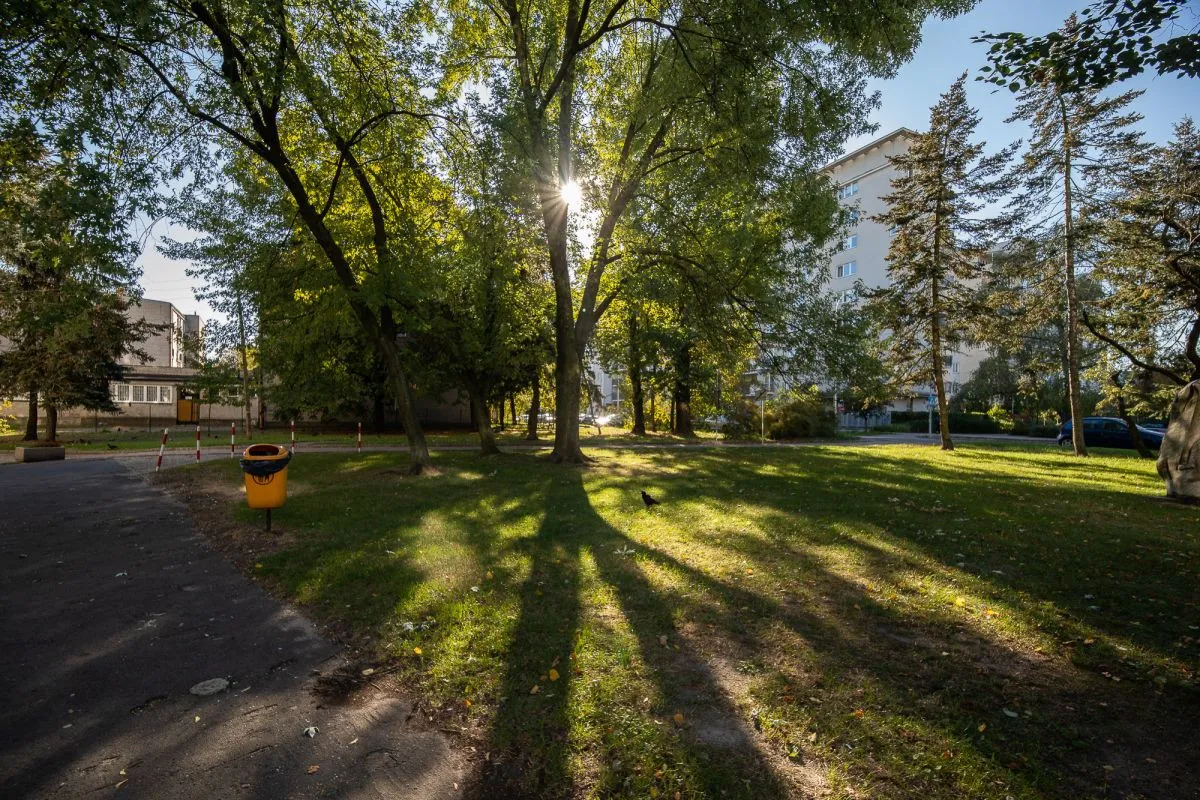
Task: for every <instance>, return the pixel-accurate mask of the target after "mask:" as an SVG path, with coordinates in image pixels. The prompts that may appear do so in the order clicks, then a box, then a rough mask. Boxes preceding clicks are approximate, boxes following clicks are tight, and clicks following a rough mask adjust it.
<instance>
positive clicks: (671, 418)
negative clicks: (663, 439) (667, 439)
mask: <svg viewBox="0 0 1200 800" xmlns="http://www.w3.org/2000/svg"><path fill="white" fill-rule="evenodd" d="M667 430H669V431H670V432H671V433H674V432H675V393H674V392H672V393H671V407H670V409H669V410H668V411H667Z"/></svg>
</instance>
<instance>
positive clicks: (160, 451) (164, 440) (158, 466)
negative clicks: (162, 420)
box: [154, 428, 167, 472]
mask: <svg viewBox="0 0 1200 800" xmlns="http://www.w3.org/2000/svg"><path fill="white" fill-rule="evenodd" d="M166 449H167V429H166V428H163V437H162V444H160V445H159V446H158V463H157V464H155V465H154V471H155V472H158V471H159V470H160V469H162V457H163V451H164V450H166Z"/></svg>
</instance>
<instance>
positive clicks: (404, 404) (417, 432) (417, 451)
mask: <svg viewBox="0 0 1200 800" xmlns="http://www.w3.org/2000/svg"><path fill="white" fill-rule="evenodd" d="M384 316H385V319H384V324H383V328H384V331H383V335H381V337H380V341H379V346H380V349H381V350H382V351H383V354H384V363H385V364H387V366H388V376H389V377H390V379H391V381H392V389H393V394H394V395H395V397H396V405H397V407H398V408H399V410H400V421H401V423H402V424H403V425H404V434H405V436H406V437H407V438H408V457H409V465H408V472H409V474H410V475H420V474H421V472H422V470H424V469H425V468H426V467H428V466H430V460H429V447H428V445H426V443H425V431H423V430H422V429H421V421H420V420H419V419H418V418H417V412H416V409H415V408H414V403H413V394H412V387H411V386H409V384H408V375H407V373H406V371H405V370H404V366H403V365H402V363H401V360H400V346H399V345H398V344H396V337H395V330H394V328H393V326H392V325H391V324H390V313H388V309H386V308H385V309H384Z"/></svg>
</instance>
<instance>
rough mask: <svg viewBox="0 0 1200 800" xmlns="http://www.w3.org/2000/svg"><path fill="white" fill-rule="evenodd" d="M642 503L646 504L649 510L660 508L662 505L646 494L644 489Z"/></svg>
mask: <svg viewBox="0 0 1200 800" xmlns="http://www.w3.org/2000/svg"><path fill="white" fill-rule="evenodd" d="M642 502H643V503H645V504H646V508H649V507H650V506H661V505H662V503H660V502H658V501H657V500H655V499H654V498H653V497H651V496H650V495H648V494H646V490H645V489H643V490H642Z"/></svg>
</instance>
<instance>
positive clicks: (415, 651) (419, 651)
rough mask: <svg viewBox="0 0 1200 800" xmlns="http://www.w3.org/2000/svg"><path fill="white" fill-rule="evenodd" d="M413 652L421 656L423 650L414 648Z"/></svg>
mask: <svg viewBox="0 0 1200 800" xmlns="http://www.w3.org/2000/svg"><path fill="white" fill-rule="evenodd" d="M413 652H414V653H416V654H417V655H421V648H419V647H414V648H413Z"/></svg>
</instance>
